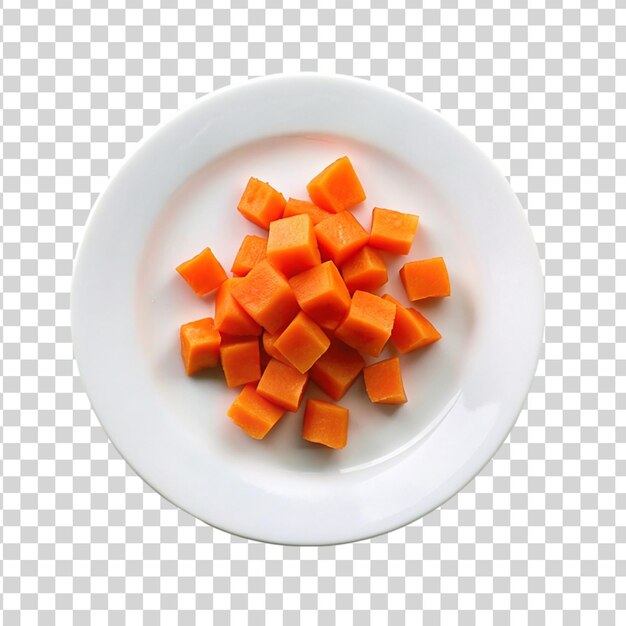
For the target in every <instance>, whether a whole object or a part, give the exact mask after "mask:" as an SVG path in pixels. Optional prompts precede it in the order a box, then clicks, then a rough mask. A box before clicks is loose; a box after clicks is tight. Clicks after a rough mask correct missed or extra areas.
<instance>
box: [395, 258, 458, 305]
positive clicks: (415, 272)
mask: <svg viewBox="0 0 626 626" xmlns="http://www.w3.org/2000/svg"><path fill="white" fill-rule="evenodd" d="M400 279H401V280H402V284H403V285H404V290H405V291H406V295H407V297H408V299H409V300H411V301H412V302H413V301H415V300H422V299H423V298H442V297H446V296H449V295H450V279H449V278H448V269H447V268H446V263H445V261H444V260H443V258H442V257H436V258H434V259H424V260H423V261H411V262H410V263H405V264H404V265H403V266H402V268H401V269H400Z"/></svg>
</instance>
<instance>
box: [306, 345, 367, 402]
mask: <svg viewBox="0 0 626 626" xmlns="http://www.w3.org/2000/svg"><path fill="white" fill-rule="evenodd" d="M363 367H365V361H364V360H363V357H362V356H361V355H360V354H359V353H358V352H357V351H356V350H354V349H353V348H350V346H347V345H346V344H345V343H343V342H342V341H339V340H338V339H333V340H332V341H331V342H330V346H329V348H328V350H326V352H324V354H323V355H322V356H321V357H320V358H319V359H318V360H317V361H316V362H315V365H313V367H312V368H311V371H310V375H311V379H312V380H313V382H314V383H315V384H316V385H317V386H318V387H319V388H320V389H321V390H322V391H324V392H325V393H327V394H328V395H329V396H330V397H331V398H332V399H333V400H341V398H343V396H344V395H345V393H346V391H348V389H350V387H351V385H352V383H353V382H354V381H355V380H356V379H357V376H358V375H359V374H360V373H361V370H362V369H363Z"/></svg>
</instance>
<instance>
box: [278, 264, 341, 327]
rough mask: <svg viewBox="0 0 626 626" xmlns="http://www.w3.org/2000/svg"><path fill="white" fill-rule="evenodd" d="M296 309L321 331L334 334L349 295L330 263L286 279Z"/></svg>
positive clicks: (334, 267)
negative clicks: (329, 331)
mask: <svg viewBox="0 0 626 626" xmlns="http://www.w3.org/2000/svg"><path fill="white" fill-rule="evenodd" d="M289 285H290V286H291V288H292V289H293V293H294V295H295V296H296V300H297V301H298V304H299V305H300V308H301V309H302V310H303V311H304V312H305V313H306V314H307V315H308V316H309V317H310V318H311V319H312V320H313V321H315V322H317V323H318V324H319V325H320V326H321V327H322V328H326V329H327V330H334V329H335V328H337V325H338V324H339V322H341V320H342V319H343V318H344V316H345V314H346V313H347V312H348V308H349V307H350V294H349V293H348V289H347V288H346V285H345V283H344V282H343V278H341V274H339V270H338V269H337V267H336V266H335V264H334V263H333V262H332V261H326V262H325V263H322V264H321V265H316V266H315V267H312V268H311V269H310V270H307V271H306V272H302V274H298V275H297V276H293V277H292V278H290V279H289Z"/></svg>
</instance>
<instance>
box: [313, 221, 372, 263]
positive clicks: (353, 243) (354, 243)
mask: <svg viewBox="0 0 626 626" xmlns="http://www.w3.org/2000/svg"><path fill="white" fill-rule="evenodd" d="M315 235H316V236H317V243H318V244H319V247H320V251H321V252H322V255H323V256H324V258H327V259H331V260H332V261H333V262H334V263H335V265H341V264H342V263H343V262H344V261H346V260H348V259H349V258H350V257H351V256H352V255H353V254H354V253H356V252H358V251H359V250H360V249H361V248H362V247H363V246H364V245H365V244H367V242H368V240H369V238H370V236H369V233H368V232H367V231H366V230H365V229H364V228H363V226H361V224H359V222H358V221H357V219H356V217H354V215H352V213H350V212H349V211H342V212H341V213H337V214H336V215H333V216H331V217H329V218H328V219H325V220H324V221H323V222H320V223H319V224H318V225H317V226H316V227H315Z"/></svg>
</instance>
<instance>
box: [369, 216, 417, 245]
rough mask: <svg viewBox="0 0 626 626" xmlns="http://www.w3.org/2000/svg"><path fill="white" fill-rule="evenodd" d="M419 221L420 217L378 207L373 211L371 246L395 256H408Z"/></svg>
mask: <svg viewBox="0 0 626 626" xmlns="http://www.w3.org/2000/svg"><path fill="white" fill-rule="evenodd" d="M419 219H420V218H419V216H417V215H412V214H411V213H400V212H399V211H390V210H389V209H381V208H378V207H376V208H375V209H374V210H373V211H372V228H371V232H370V246H374V248H379V249H380V250H386V251H387V252H393V253H394V254H408V253H409V251H410V250H411V245H412V244H413V238H414V237H415V231H416V230H417V225H418V223H419Z"/></svg>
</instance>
